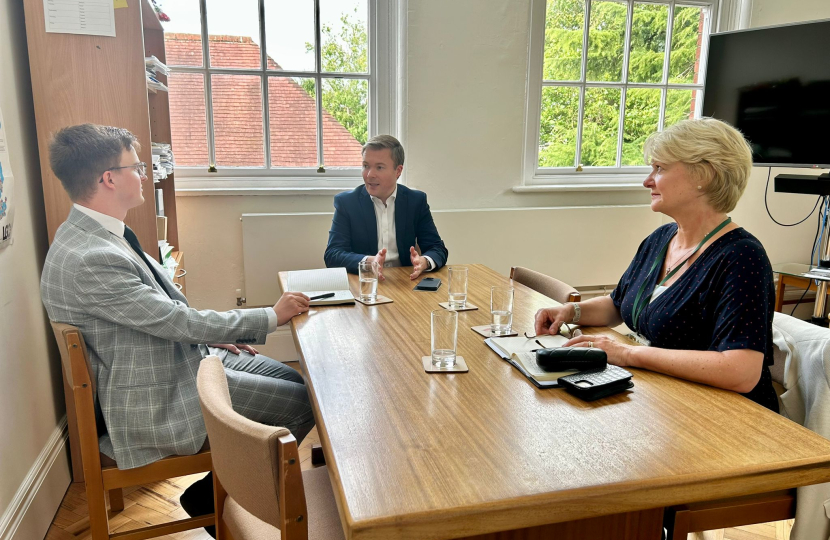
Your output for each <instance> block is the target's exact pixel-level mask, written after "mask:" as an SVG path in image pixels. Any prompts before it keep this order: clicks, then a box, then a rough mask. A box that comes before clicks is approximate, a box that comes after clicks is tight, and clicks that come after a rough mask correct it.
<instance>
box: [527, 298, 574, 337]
mask: <svg viewBox="0 0 830 540" xmlns="http://www.w3.org/2000/svg"><path fill="white" fill-rule="evenodd" d="M573 318H574V307H573V305H571V304H565V305H563V306H557V307H552V308H544V309H540V310H539V311H537V312H536V322H535V324H534V327H535V329H536V335H537V336H542V335H545V334H551V335H554V336H555V335H556V334H558V333H559V329H560V328H561V327H562V323H566V322H569V321H572V320H573Z"/></svg>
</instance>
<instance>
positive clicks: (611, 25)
mask: <svg viewBox="0 0 830 540" xmlns="http://www.w3.org/2000/svg"><path fill="white" fill-rule="evenodd" d="M627 11H628V7H627V5H626V4H625V3H623V2H614V1H609V0H600V1H597V2H591V18H590V29H589V31H588V76H587V79H588V80H589V81H621V80H622V65H623V52H624V51H623V49H624V48H625V18H626V13H627Z"/></svg>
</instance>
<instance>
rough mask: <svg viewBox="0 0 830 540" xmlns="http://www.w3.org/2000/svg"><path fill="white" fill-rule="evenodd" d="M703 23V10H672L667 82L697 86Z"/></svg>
mask: <svg viewBox="0 0 830 540" xmlns="http://www.w3.org/2000/svg"><path fill="white" fill-rule="evenodd" d="M704 23H705V12H704V10H703V9H701V8H698V7H684V6H677V7H675V8H674V24H673V25H672V37H671V56H670V58H669V82H673V83H695V84H697V83H698V82H699V81H700V46H701V43H702V41H703V28H704Z"/></svg>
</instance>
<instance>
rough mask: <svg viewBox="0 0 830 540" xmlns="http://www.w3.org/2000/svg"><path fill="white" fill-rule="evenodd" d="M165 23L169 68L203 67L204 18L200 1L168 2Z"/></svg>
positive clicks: (165, 45) (165, 51)
mask: <svg viewBox="0 0 830 540" xmlns="http://www.w3.org/2000/svg"><path fill="white" fill-rule="evenodd" d="M164 12H165V13H166V14H167V15H168V17H170V20H169V21H166V22H163V23H162V26H163V27H164V54H165V56H166V57H167V58H166V60H167V65H168V66H198V67H201V66H202V18H201V16H200V14H199V0H177V1H176V2H167V4H165V6H164Z"/></svg>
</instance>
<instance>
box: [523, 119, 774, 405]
mask: <svg viewBox="0 0 830 540" xmlns="http://www.w3.org/2000/svg"><path fill="white" fill-rule="evenodd" d="M644 153H645V155H646V159H647V160H648V161H649V162H650V163H651V167H652V171H651V173H650V174H649V175H648V178H646V180H645V182H643V185H644V186H645V187H647V188H648V189H650V190H651V209H652V210H653V211H655V212H661V213H663V214H666V215H667V216H669V217H671V218H673V219H674V221H675V223H670V224H668V225H663V226H662V227H660V228H659V229H657V230H656V231H654V232H653V233H652V234H651V235H650V236H649V237H648V238H646V239H645V240H643V242H642V244H640V248H639V249H638V250H637V254H636V256H635V257H634V260H632V261H631V264H630V265H629V267H628V269H627V270H626V271H625V273H624V274H623V276H622V278H621V279H620V282H619V284H618V285H617V287H616V288H615V289H614V292H613V293H612V294H611V296H606V297H599V298H593V299H591V300H587V301H585V302H580V303H579V304H578V305H576V306H575V305H573V304H565V305H564V306H562V307H555V308H548V309H542V310H539V312H538V313H537V314H536V332H537V333H539V334H542V333H551V334H555V333H557V332H559V327H560V326H561V325H562V323H563V322H570V321H573V322H578V323H579V324H581V325H585V326H616V325H618V324H620V323H622V322H625V324H626V325H627V326H628V327H629V328H631V329H633V330H634V331H635V332H637V334H639V336H640V337H641V339H642V340H643V341H645V342H648V343H649V344H650V346H649V347H635V346H630V345H625V344H622V343H619V342H616V341H614V340H611V339H609V338H606V337H602V336H579V337H577V338H574V339H572V340H571V341H570V342H568V343H567V344H566V346H576V347H587V346H593V347H599V348H601V349H603V350H604V351H606V352H607V353H608V361H609V362H610V363H612V364H615V365H618V366H632V367H639V368H645V369H650V370H653V371H659V372H661V373H666V374H668V375H673V376H675V377H680V378H683V379H689V380H692V381H697V382H701V383H705V384H709V385H711V386H716V387H719V388H725V389H727V390H734V391H736V392H740V393H742V394H744V395H745V396H746V397H748V398H749V399H751V400H753V401H755V402H757V403H759V404H761V405H763V406H765V407H767V408H769V409H772V410H774V411H777V410H778V400H777V397H776V395H775V391H774V390H773V387H772V379H771V378H770V373H769V366H770V365H771V364H772V361H773V358H772V313H773V305H774V297H775V290H774V285H773V280H772V268H771V266H770V263H769V259H768V258H767V254H766V252H765V251H764V247H763V246H762V245H761V242H759V241H758V239H756V238H755V237H754V236H752V235H751V234H750V233H749V232H747V231H745V230H744V229H742V228H741V227H739V226H738V225H737V224H735V223H733V222H732V221H731V219H730V218H729V217H728V216H727V213H728V212H731V211H732V210H733V209H734V208H735V205H736V204H737V203H738V199H740V197H741V195H742V194H743V192H744V189H745V188H746V184H747V181H748V179H749V173H750V170H751V168H752V153H751V150H750V148H749V145H748V144H747V142H746V140H745V139H744V138H743V136H742V135H741V134H740V132H738V131H737V130H735V129H734V128H732V127H731V126H729V125H728V124H726V123H724V122H721V121H719V120H714V119H711V118H704V119H700V120H686V121H683V122H680V123H678V124H675V125H674V126H672V127H670V128H668V129H666V130H665V131H663V132H661V133H656V134H654V135H652V136H651V138H649V140H648V141H647V142H646V145H645V150H644Z"/></svg>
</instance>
